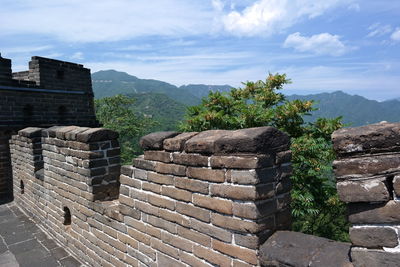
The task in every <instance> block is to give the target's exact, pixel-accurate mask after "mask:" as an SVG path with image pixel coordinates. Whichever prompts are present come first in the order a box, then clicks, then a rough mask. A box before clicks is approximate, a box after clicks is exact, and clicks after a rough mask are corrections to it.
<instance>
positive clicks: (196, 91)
mask: <svg viewBox="0 0 400 267" xmlns="http://www.w3.org/2000/svg"><path fill="white" fill-rule="evenodd" d="M179 88H181V89H183V90H187V91H188V92H190V93H191V94H192V95H194V96H196V97H198V98H200V99H201V98H203V97H206V96H208V93H209V92H210V91H213V92H215V91H219V92H229V91H230V90H231V89H232V88H233V87H232V86H230V85H227V84H226V85H205V84H188V85H182V86H180V87H179Z"/></svg>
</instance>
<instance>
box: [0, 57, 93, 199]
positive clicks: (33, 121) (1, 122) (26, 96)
mask: <svg viewBox="0 0 400 267" xmlns="http://www.w3.org/2000/svg"><path fill="white" fill-rule="evenodd" d="M52 125H78V126H89V127H97V126H98V121H97V120H96V117H95V114H94V105H93V92H92V87H91V77H90V70H89V69H86V68H84V67H83V66H82V65H79V64H74V63H69V62H63V61H59V60H52V59H48V58H42V57H32V60H31V62H30V63H29V70H28V71H22V72H16V73H12V70H11V60H10V59H6V58H2V57H1V56H0V201H3V200H5V198H7V199H9V198H12V196H11V195H10V194H4V192H5V191H7V192H10V191H12V190H11V189H12V186H11V183H12V180H11V175H10V173H11V165H10V155H9V154H10V151H9V148H8V139H7V138H9V137H10V136H11V134H4V133H6V132H11V131H13V132H16V131H17V130H19V129H22V128H25V127H28V126H36V127H50V126H52ZM7 186H8V188H7Z"/></svg>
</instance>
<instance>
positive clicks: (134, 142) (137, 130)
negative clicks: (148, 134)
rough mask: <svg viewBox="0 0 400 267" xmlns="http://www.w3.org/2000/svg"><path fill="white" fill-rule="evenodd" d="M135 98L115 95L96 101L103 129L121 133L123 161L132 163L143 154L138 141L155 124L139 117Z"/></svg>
mask: <svg viewBox="0 0 400 267" xmlns="http://www.w3.org/2000/svg"><path fill="white" fill-rule="evenodd" d="M134 102H135V99H134V98H130V97H127V96H124V95H115V96H112V97H105V98H102V99H97V100H95V109H96V117H97V119H98V120H99V121H100V122H101V123H102V124H103V127H105V128H109V129H112V130H114V131H116V132H118V133H119V136H120V137H119V142H120V146H121V159H122V161H123V162H124V163H126V162H130V161H131V160H132V158H134V157H135V155H138V154H140V153H141V150H140V148H139V147H138V140H139V138H140V136H142V135H143V134H144V132H145V131H146V129H148V128H150V127H152V126H153V125H154V122H153V121H151V120H150V119H148V118H145V117H143V116H138V115H136V114H135V112H134V110H133V109H132V104H133V103H134Z"/></svg>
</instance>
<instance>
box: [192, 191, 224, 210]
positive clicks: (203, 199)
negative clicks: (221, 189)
mask: <svg viewBox="0 0 400 267" xmlns="http://www.w3.org/2000/svg"><path fill="white" fill-rule="evenodd" d="M193 204H195V205H196V206H199V207H203V208H207V209H210V210H214V211H218V212H221V213H225V214H232V201H229V200H225V199H218V198H212V197H208V196H203V195H198V194H193Z"/></svg>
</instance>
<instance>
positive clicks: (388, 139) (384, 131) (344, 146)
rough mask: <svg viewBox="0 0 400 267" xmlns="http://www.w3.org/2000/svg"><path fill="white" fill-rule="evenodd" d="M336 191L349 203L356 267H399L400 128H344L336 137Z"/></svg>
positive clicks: (393, 126) (389, 126)
mask: <svg viewBox="0 0 400 267" xmlns="http://www.w3.org/2000/svg"><path fill="white" fill-rule="evenodd" d="M332 140H333V143H334V148H335V151H336V153H337V156H338V159H337V160H336V161H335V162H334V168H335V174H336V177H337V189H338V194H339V197H340V199H341V200H342V201H344V202H347V203H348V208H349V221H350V223H351V224H352V227H351V228H350V239H351V242H352V244H353V247H352V249H351V258H352V260H353V263H354V265H355V266H399V263H400V244H399V238H400V124H394V123H379V124H373V125H368V126H363V127H358V128H345V129H341V130H338V131H336V132H335V133H334V134H333V135H332Z"/></svg>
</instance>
